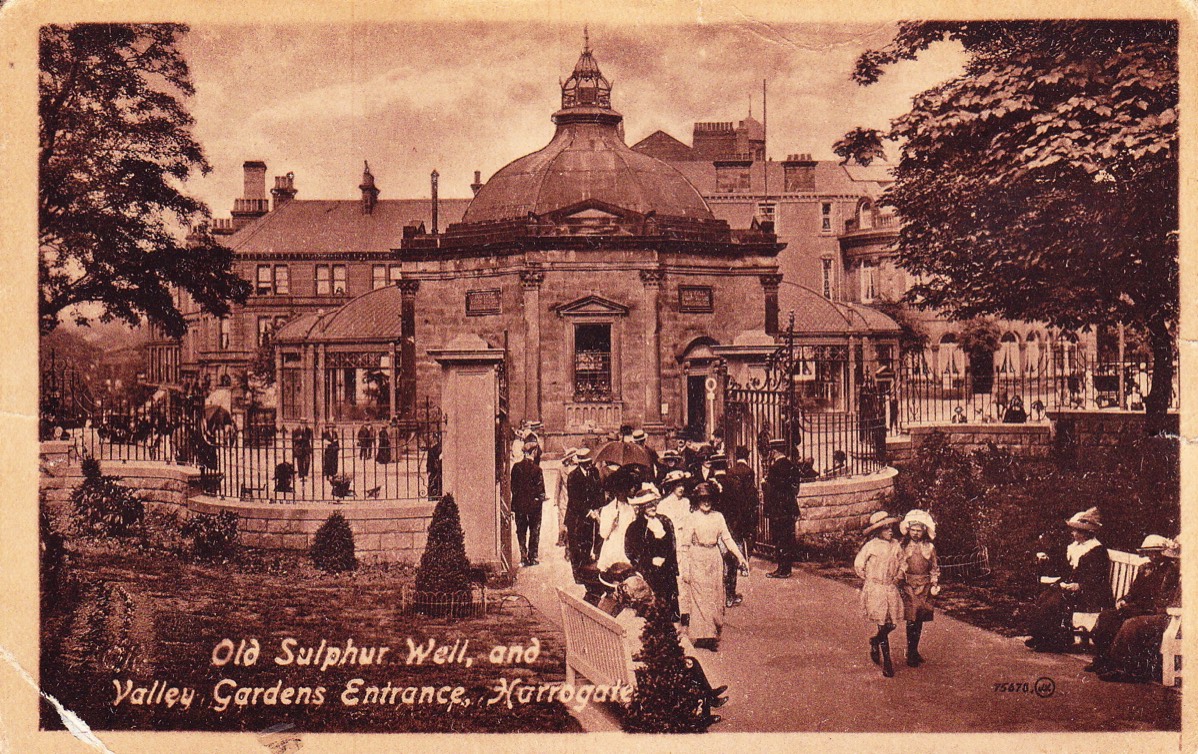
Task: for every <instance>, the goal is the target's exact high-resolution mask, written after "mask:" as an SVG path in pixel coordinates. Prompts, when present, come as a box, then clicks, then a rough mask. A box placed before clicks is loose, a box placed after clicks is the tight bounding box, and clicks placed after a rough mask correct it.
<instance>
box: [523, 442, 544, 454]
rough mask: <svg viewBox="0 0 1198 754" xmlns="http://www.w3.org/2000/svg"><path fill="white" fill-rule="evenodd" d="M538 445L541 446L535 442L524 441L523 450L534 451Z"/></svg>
mask: <svg viewBox="0 0 1198 754" xmlns="http://www.w3.org/2000/svg"><path fill="white" fill-rule="evenodd" d="M539 447H541V446H540V445H537V444H536V443H535V442H528V441H525V443H524V452H525V453H535V452H537V448H539Z"/></svg>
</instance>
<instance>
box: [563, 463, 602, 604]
mask: <svg viewBox="0 0 1198 754" xmlns="http://www.w3.org/2000/svg"><path fill="white" fill-rule="evenodd" d="M574 461H575V462H576V463H577V464H578V466H577V467H576V468H575V469H574V471H571V472H570V476H569V477H567V478H566V497H567V499H568V502H567V504H566V542H567V544H568V547H567V554H568V556H569V558H570V567H571V568H572V569H573V571H574V581H575V582H576V583H579V584H582V583H584V582H583V580H582V578H581V572H582V569H583V568H584V567H585V566H588V565H590V564H592V563H594V562H595V536H596V534H597V533H598V528H599V509H600V508H602V507H603V506H604V505H605V504H606V502H607V501H606V500H605V499H604V497H603V483H602V482H601V481H599V470H598V469H596V468H595V458H594V456H593V455H592V454H591V451H590V449H588V448H583V449H582V450H580V451H578V452H577V453H576V454H575V455H574Z"/></svg>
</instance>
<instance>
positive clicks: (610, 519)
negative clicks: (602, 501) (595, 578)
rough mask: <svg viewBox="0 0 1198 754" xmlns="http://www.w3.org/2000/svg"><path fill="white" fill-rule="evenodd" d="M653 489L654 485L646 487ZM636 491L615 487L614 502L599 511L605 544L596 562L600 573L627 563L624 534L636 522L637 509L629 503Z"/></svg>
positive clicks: (600, 534)
mask: <svg viewBox="0 0 1198 754" xmlns="http://www.w3.org/2000/svg"><path fill="white" fill-rule="evenodd" d="M646 486H647V487H652V485H646ZM639 492H640V487H639V486H637V487H636V488H635V489H632V488H628V487H624V486H622V485H615V486H613V488H612V494H613V497H612V500H611V502H609V503H608V504H607V505H605V506H603V507H602V508H600V509H599V536H600V537H601V538H602V539H603V544H602V545H600V547H599V560H598V561H597V562H596V565H598V567H599V570H600V571H606V570H607V569H608V568H611V566H612V565H613V564H615V563H627V562H628V555H627V553H626V552H625V550H624V534H625V532H627V531H628V527H629V525H631V524H632V522H633V521H634V520H636V507H635V506H633V505H632V504H631V503H629V502H628V499H629V498H630V497H632V495H633V494H634V493H639Z"/></svg>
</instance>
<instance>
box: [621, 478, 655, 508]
mask: <svg viewBox="0 0 1198 754" xmlns="http://www.w3.org/2000/svg"><path fill="white" fill-rule="evenodd" d="M659 500H661V493H660V492H658V491H657V488H656V487H654V486H653V485H649V484H646V485H644V486H642V487H641V489H640V492H637V493H636V494H635V495H631V496H629V498H628V503H629V505H635V506H637V507H638V508H639V507H640V506H642V505H649V504H650V503H656V502H657V501H659Z"/></svg>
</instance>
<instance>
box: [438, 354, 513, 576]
mask: <svg viewBox="0 0 1198 754" xmlns="http://www.w3.org/2000/svg"><path fill="white" fill-rule="evenodd" d="M429 355H430V356H432V357H433V358H434V359H436V360H437V363H438V364H440V365H441V410H442V411H443V412H444V414H445V419H446V423H445V432H444V434H443V435H442V441H441V460H442V489H443V490H444V491H445V492H446V493H447V494H449V493H452V494H453V497H454V500H455V501H456V502H457V504H458V510H459V511H460V513H461V518H462V531H463V532H464V533H465V535H466V557H468V558H469V559H470V561H471V562H472V563H476V564H484V563H490V564H493V565H495V566H496V567H498V566H500V565H501V564H503V563H505V562H510V561H511V558H510V549H511V539H512V537H511V532H506V531H503V527H501V522H502V520H503V519H502V516H501V512H502V504H501V500H500V494H499V479H498V476H497V472H498V469H497V465H496V453H497V448H496V442H497V441H496V438H495V416H496V413H497V412H498V410H499V368H500V365H501V364H502V363H503V358H504V352H503V350H502V349H498V348H491V347H490V346H489V345H488V344H487V343H486V342H485V341H484V340H483V339H482V338H480V337H478V336H477V335H461V336H459V337H457V338H455V339H454V340H453V341H452V342H450V344H449V345H448V346H447V347H446V348H444V349H441V350H430V351H429ZM505 458H506V454H505Z"/></svg>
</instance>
